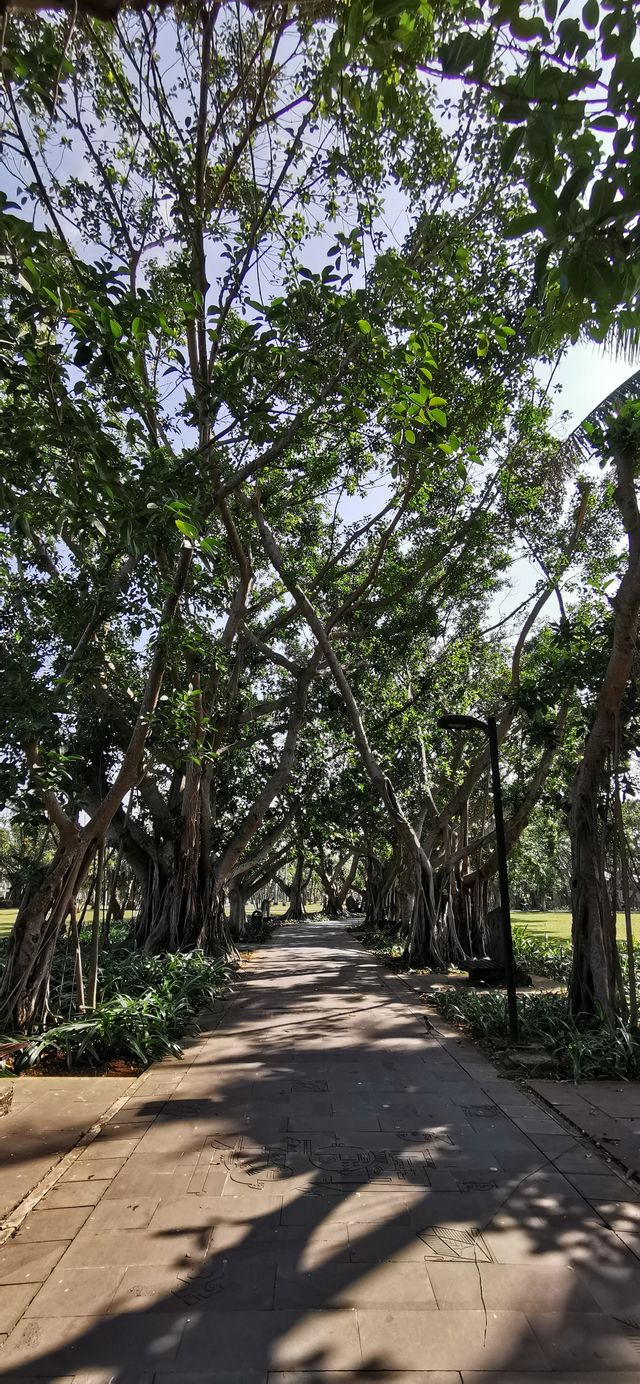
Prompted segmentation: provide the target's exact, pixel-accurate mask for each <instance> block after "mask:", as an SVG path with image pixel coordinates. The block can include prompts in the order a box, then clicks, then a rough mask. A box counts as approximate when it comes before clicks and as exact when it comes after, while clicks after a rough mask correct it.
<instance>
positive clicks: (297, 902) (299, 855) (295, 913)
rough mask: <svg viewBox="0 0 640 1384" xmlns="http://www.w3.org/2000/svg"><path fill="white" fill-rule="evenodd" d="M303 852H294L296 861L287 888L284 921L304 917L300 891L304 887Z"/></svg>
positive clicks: (297, 919) (298, 919)
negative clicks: (287, 902)
mask: <svg viewBox="0 0 640 1384" xmlns="http://www.w3.org/2000/svg"><path fill="white" fill-rule="evenodd" d="M303 881H304V854H303V852H302V851H300V850H299V851H297V852H296V863H295V868H294V871H293V879H292V881H291V885H290V888H289V906H288V908H287V911H286V913H285V915H284V921H285V922H300V921H301V920H302V919H303V918H306V916H307V915H306V913H305V908H304V900H303V897H302V892H303V889H304V883H303Z"/></svg>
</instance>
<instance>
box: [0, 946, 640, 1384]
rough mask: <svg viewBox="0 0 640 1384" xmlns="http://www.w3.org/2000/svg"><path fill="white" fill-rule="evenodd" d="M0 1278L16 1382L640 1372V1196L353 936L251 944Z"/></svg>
mask: <svg viewBox="0 0 640 1384" xmlns="http://www.w3.org/2000/svg"><path fill="white" fill-rule="evenodd" d="M0 1270H1V1272H0V1283H1V1284H2V1285H3V1286H2V1287H1V1288H0V1311H1V1319H0V1331H2V1332H3V1333H5V1339H4V1345H3V1348H2V1355H1V1356H0V1378H1V1379H2V1380H3V1381H7V1380H11V1379H13V1378H14V1377H15V1378H16V1379H20V1380H22V1381H24V1379H25V1378H27V1379H29V1378H32V1379H38V1380H42V1379H48V1380H54V1379H55V1380H64V1381H65V1384H71V1381H75V1384H93V1381H95V1382H96V1384H98V1382H100V1384H104V1381H107V1380H113V1381H120V1382H121V1384H142V1382H143V1381H145V1382H146V1384H172V1381H173V1382H174V1384H177V1381H180V1382H181V1384H241V1382H242V1384H267V1381H268V1384H276V1381H277V1384H321V1382H322V1381H324V1384H367V1381H373V1380H378V1379H379V1380H380V1381H381V1384H494V1381H498V1380H501V1381H503V1384H515V1381H516V1380H517V1381H519V1384H538V1381H540V1380H543V1379H548V1378H549V1377H553V1378H555V1379H556V1380H558V1381H560V1384H575V1381H576V1380H577V1379H582V1378H583V1377H584V1379H585V1381H587V1380H589V1381H591V1384H605V1381H611V1380H612V1379H614V1380H615V1381H616V1382H617V1384H637V1381H638V1379H639V1378H640V1200H639V1199H638V1197H637V1196H636V1195H635V1194H634V1191H633V1188H632V1187H630V1186H629V1185H628V1184H627V1182H626V1181H625V1180H624V1179H623V1178H622V1177H618V1176H617V1175H616V1174H615V1173H614V1172H613V1171H612V1170H611V1168H610V1167H608V1166H607V1165H606V1164H604V1163H603V1162H601V1161H600V1160H599V1158H598V1156H597V1155H596V1154H595V1153H594V1152H593V1150H592V1149H591V1147H590V1146H589V1145H588V1144H586V1143H585V1144H581V1143H580V1142H579V1141H578V1140H577V1138H574V1137H573V1135H572V1133H571V1132H568V1130H567V1128H566V1126H563V1125H561V1124H560V1123H558V1122H556V1120H555V1119H554V1118H553V1117H552V1116H551V1115H550V1114H548V1113H547V1112H546V1110H545V1109H544V1107H543V1106H542V1105H541V1104H538V1103H536V1102H535V1101H534V1100H533V1099H532V1098H529V1097H528V1096H527V1095H526V1094H525V1093H523V1092H522V1091H521V1090H519V1089H518V1088H517V1087H516V1086H515V1085H514V1084H513V1083H512V1082H510V1081H508V1080H506V1079H503V1078H500V1077H498V1076H497V1075H496V1072H495V1070H494V1068H493V1067H492V1065H491V1064H490V1063H489V1062H488V1061H487V1060H486V1059H485V1058H484V1057H483V1056H482V1055H481V1054H480V1053H479V1052H478V1051H477V1050H475V1049H473V1048H471V1047H470V1046H468V1045H466V1044H464V1043H462V1042H461V1041H460V1039H459V1037H456V1036H451V1037H447V1036H442V1035H441V1034H439V1033H438V1032H436V1031H435V1030H433V1029H432V1028H430V1026H429V1024H428V1022H426V1021H425V1017H424V1014H423V1013H422V1012H421V1011H420V1009H419V1002H418V1001H417V1000H416V997H415V996H413V995H411V994H410V993H409V992H408V991H407V990H406V989H405V988H404V987H403V985H402V983H401V982H400V981H398V980H394V979H393V978H389V977H387V976H386V974H385V972H384V970H383V968H382V967H381V966H380V965H379V964H378V962H377V961H375V960H374V959H373V958H372V957H371V956H370V955H369V954H368V953H367V952H366V951H365V950H364V949H363V948H362V947H361V946H360V944H359V943H358V941H357V940H356V939H355V938H354V936H353V934H352V932H351V931H350V930H349V926H348V924H344V925H343V924H338V923H326V922H308V923H306V924H300V925H296V926H292V927H284V928H282V929H281V931H280V932H279V933H278V934H277V935H276V938H275V941H274V942H273V943H272V944H271V945H270V946H268V947H266V948H264V949H263V950H261V951H260V952H258V953H256V954H255V956H254V957H253V959H252V961H251V962H250V964H249V965H248V967H247V968H246V969H245V972H244V976H243V979H242V981H241V982H240V985H239V987H238V991H237V994H236V997H235V998H234V999H233V1000H232V1002H231V1003H230V1004H229V1005H228V1006H227V1007H226V1009H225V1012H224V1015H223V1018H222V1020H221V1022H220V1024H219V1026H218V1027H217V1028H216V1027H214V1020H213V1018H212V1020H211V1023H210V1025H209V1027H208V1028H205V1029H204V1030H203V1031H202V1033H201V1035H200V1036H199V1037H198V1039H197V1040H196V1041H195V1042H194V1044H193V1045H192V1046H191V1047H190V1048H189V1051H188V1054H187V1055H186V1056H185V1059H184V1060H183V1061H175V1062H174V1061H172V1062H165V1063H162V1064H161V1065H159V1066H157V1067H155V1068H153V1069H152V1070H151V1072H150V1073H149V1074H148V1075H147V1077H146V1078H145V1079H144V1081H142V1082H141V1083H139V1084H138V1086H137V1088H136V1089H135V1091H134V1093H133V1095H132V1097H131V1099H130V1100H129V1101H128V1102H127V1103H126V1104H125V1105H124V1106H123V1108H122V1109H121V1110H120V1111H119V1112H118V1114H117V1116H116V1117H115V1119H114V1120H113V1121H112V1122H111V1123H110V1124H109V1125H107V1126H106V1127H105V1129H104V1130H103V1132H102V1135H101V1136H100V1137H99V1139H97V1140H96V1142H95V1143H94V1144H92V1145H91V1146H90V1147H89V1148H87V1149H86V1150H85V1152H83V1153H82V1155H81V1156H80V1158H79V1159H78V1160H77V1161H76V1163H75V1164H74V1166H73V1168H72V1169H71V1171H70V1172H69V1173H67V1174H66V1175H65V1176H64V1177H63V1178H62V1179H61V1181H60V1182H59V1183H58V1184H57V1185H56V1186H55V1187H54V1189H53V1190H52V1191H51V1192H50V1193H49V1194H48V1195H47V1197H46V1198H45V1199H44V1200H43V1201H42V1202H41V1203H40V1205H39V1207H38V1209H37V1210H36V1211H34V1212H33V1213H32V1215H31V1216H30V1218H29V1219H27V1221H26V1222H25V1223H24V1224H23V1226H22V1227H21V1229H20V1230H19V1232H18V1234H17V1235H16V1237H15V1238H14V1239H13V1240H11V1241H10V1242H8V1243H7V1244H5V1245H4V1246H3V1247H2V1249H1V1250H0Z"/></svg>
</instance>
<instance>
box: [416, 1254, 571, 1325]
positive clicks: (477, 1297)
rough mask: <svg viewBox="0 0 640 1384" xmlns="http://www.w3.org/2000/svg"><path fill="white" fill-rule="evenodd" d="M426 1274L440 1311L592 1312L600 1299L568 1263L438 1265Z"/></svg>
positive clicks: (430, 1265) (429, 1269) (430, 1268)
mask: <svg viewBox="0 0 640 1384" xmlns="http://www.w3.org/2000/svg"><path fill="white" fill-rule="evenodd" d="M427 1272H428V1274H429V1278H430V1279H431V1285H432V1287H433V1291H434V1293H435V1296H436V1300H437V1303H438V1307H440V1308H447V1309H451V1308H465V1307H470V1308H481V1307H483V1305H484V1306H485V1307H487V1308H496V1309H499V1308H504V1309H505V1310H508V1311H520V1312H528V1313H529V1314H531V1312H533V1311H540V1312H558V1311H561V1310H567V1311H570V1312H593V1311H594V1310H595V1309H596V1307H597V1304H596V1301H595V1299H594V1298H593V1297H592V1295H591V1293H590V1292H589V1291H588V1289H587V1288H586V1286H585V1284H584V1282H583V1280H582V1279H581V1278H580V1276H579V1275H578V1274H577V1273H576V1272H575V1271H574V1270H573V1269H570V1268H568V1267H567V1266H566V1265H565V1264H564V1262H562V1261H560V1260H559V1261H558V1262H557V1263H556V1264H553V1263H549V1262H547V1263H545V1264H539V1265H538V1264H536V1263H535V1262H530V1263H528V1264H491V1263H475V1264H453V1263H441V1264H436V1263H432V1262H431V1261H427Z"/></svg>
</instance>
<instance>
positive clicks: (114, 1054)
mask: <svg viewBox="0 0 640 1384" xmlns="http://www.w3.org/2000/svg"><path fill="white" fill-rule="evenodd" d="M233 974H234V967H233V966H231V965H230V964H229V963H228V962H226V961H223V960H212V959H210V958H209V957H205V956H203V954H202V952H199V951H192V952H176V953H165V954H163V955H161V956H147V955H146V953H144V952H137V951H131V950H129V948H128V947H127V945H126V944H125V943H124V941H119V942H118V941H117V942H116V944H115V945H113V946H110V947H108V948H107V949H106V950H105V952H104V954H103V957H102V960H101V966H100V973H99V996H100V998H99V1002H98V1004H97V1006H96V1008H95V1009H94V1010H91V1012H90V1013H87V1014H84V1015H79V1016H77V1017H75V1016H74V1017H70V1016H68V1017H67V1018H64V1017H62V1015H63V1014H64V1010H65V1006H67V1005H70V1002H71V998H72V996H71V978H70V976H69V974H68V967H67V966H65V965H63V964H62V962H61V959H60V956H57V957H56V965H55V968H54V982H55V981H56V980H57V981H58V993H57V996H56V991H55V984H53V985H52V1004H53V1003H54V1002H55V1003H56V1013H57V1021H56V1022H54V1023H53V1024H52V1025H51V1026H50V1027H49V1028H47V1029H45V1030H44V1031H43V1032H41V1033H37V1034H32V1035H30V1036H29V1037H28V1038H25V1040H24V1046H23V1047H22V1049H21V1052H20V1053H19V1055H18V1056H17V1058H16V1059H14V1063H13V1065H14V1069H15V1070H19V1069H20V1068H22V1067H25V1066H33V1065H34V1064H35V1063H36V1062H39V1061H41V1060H42V1059H43V1058H44V1059H45V1060H46V1059H56V1060H60V1059H64V1060H65V1061H66V1063H67V1065H68V1066H73V1065H78V1064H88V1065H90V1066H101V1065H103V1064H104V1063H106V1062H109V1061H112V1060H113V1059H115V1058H126V1059H127V1060H129V1061H133V1062H136V1063H138V1062H140V1063H142V1064H143V1065H145V1066H146V1065H147V1064H148V1063H149V1062H155V1061H157V1060H158V1058H160V1057H164V1056H165V1055H166V1054H168V1053H173V1054H176V1055H179V1054H180V1052H181V1047H180V1043H179V1041H178V1040H179V1038H180V1036H181V1035H182V1034H183V1033H184V1032H185V1029H186V1028H187V1027H188V1025H189V1023H190V1020H191V1019H192V1018H193V1016H194V1015H195V1014H197V1013H198V1011H199V1010H201V1009H203V1008H205V1006H206V1005H208V1004H211V1003H212V1001H213V1000H215V999H217V998H218V997H219V996H220V995H221V994H222V993H223V992H224V990H225V989H226V987H227V986H228V984H229V982H230V980H231V978H232V976H233Z"/></svg>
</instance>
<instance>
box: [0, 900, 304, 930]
mask: <svg viewBox="0 0 640 1384" xmlns="http://www.w3.org/2000/svg"><path fill="white" fill-rule="evenodd" d="M286 908H287V905H286V903H274V904H272V905H271V916H272V917H273V918H281V917H282V914H283V913H285V912H286ZM321 910H322V905H321V904H319V903H308V904H307V914H308V915H309V917H313V916H314V914H316V913H320V912H321ZM17 911H18V910H17V908H0V937H4V936H6V935H7V933H9V932H11V929H12V927H13V924H14V922H15V917H16V913H17ZM249 911H250V910H249ZM126 916H127V917H130V916H131V915H130V914H129V913H127V915H126Z"/></svg>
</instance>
